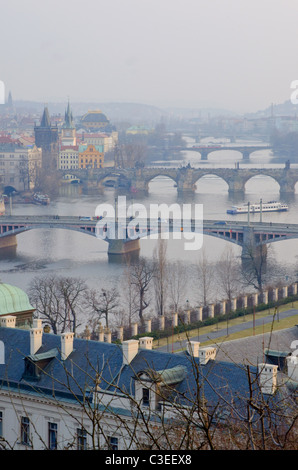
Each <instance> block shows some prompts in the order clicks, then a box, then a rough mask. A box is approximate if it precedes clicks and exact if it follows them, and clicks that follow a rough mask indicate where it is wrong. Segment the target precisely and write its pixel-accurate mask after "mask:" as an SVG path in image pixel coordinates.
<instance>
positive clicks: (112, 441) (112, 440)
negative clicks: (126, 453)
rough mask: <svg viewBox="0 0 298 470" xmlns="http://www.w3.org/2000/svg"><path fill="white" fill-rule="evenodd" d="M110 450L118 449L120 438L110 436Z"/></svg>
mask: <svg viewBox="0 0 298 470" xmlns="http://www.w3.org/2000/svg"><path fill="white" fill-rule="evenodd" d="M108 445H109V450H118V438H117V437H108Z"/></svg>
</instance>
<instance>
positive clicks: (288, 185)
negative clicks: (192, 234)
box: [61, 162, 298, 194]
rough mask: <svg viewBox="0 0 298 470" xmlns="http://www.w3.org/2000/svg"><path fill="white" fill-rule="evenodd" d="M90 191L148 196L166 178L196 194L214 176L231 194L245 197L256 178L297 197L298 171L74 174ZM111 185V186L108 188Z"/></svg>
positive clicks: (147, 170) (178, 170)
mask: <svg viewBox="0 0 298 470" xmlns="http://www.w3.org/2000/svg"><path fill="white" fill-rule="evenodd" d="M71 172H72V173H73V174H74V175H75V176H76V177H77V178H79V179H80V180H81V181H82V183H83V185H85V186H86V187H87V188H89V189H90V188H93V189H95V190H99V189H103V188H104V187H105V186H106V185H112V186H114V187H126V188H128V189H130V190H131V191H132V192H136V193H137V192H145V193H146V192H148V190H149V183H150V181H152V180H153V179H154V178H156V177H158V176H165V177H168V178H170V179H172V180H173V183H174V185H175V186H176V187H177V191H178V192H181V193H183V192H194V191H195V190H196V188H197V186H198V187H199V184H200V183H199V180H200V178H202V177H204V176H206V175H215V176H218V177H219V178H221V179H223V180H224V181H225V182H226V183H227V185H228V190H229V192H230V193H244V192H245V184H246V183H247V181H249V180H250V179H251V178H253V177H256V176H261V175H264V176H269V177H270V178H272V179H273V180H274V181H276V182H277V183H278V184H279V188H280V193H281V194H288V193H290V194H294V193H295V184H296V183H297V181H298V169H294V168H291V167H290V164H289V163H288V162H287V163H286V164H285V167H284V168H192V167H190V166H186V167H180V168H156V167H154V168H153V167H144V168H140V169H126V170H123V169H111V168H110V169H108V168H106V169H102V170H100V169H97V170H71ZM65 173H70V170H68V171H65V170H64V173H63V172H61V175H63V174H65ZM107 183H108V184H107Z"/></svg>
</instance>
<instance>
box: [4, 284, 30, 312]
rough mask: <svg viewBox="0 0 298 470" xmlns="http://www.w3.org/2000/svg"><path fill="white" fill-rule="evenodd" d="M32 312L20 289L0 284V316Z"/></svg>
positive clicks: (25, 295)
mask: <svg viewBox="0 0 298 470" xmlns="http://www.w3.org/2000/svg"><path fill="white" fill-rule="evenodd" d="M27 310H34V308H33V307H32V305H31V304H30V302H29V298H28V295H27V294H26V292H24V291H23V290H22V289H19V288H18V287H15V286H11V285H9V284H2V283H0V316H1V315H9V314H13V313H18V312H26V311H27Z"/></svg>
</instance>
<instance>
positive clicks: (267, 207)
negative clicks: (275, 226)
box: [227, 201, 288, 214]
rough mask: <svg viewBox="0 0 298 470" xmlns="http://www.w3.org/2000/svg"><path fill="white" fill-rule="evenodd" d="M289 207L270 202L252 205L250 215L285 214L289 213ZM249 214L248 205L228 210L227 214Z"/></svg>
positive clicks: (280, 203)
mask: <svg viewBox="0 0 298 470" xmlns="http://www.w3.org/2000/svg"><path fill="white" fill-rule="evenodd" d="M287 210H288V206H287V204H284V203H282V202H277V201H269V202H263V203H260V202H259V203H254V204H250V210H249V212H250V213H258V212H261V211H262V212H283V211H287ZM247 213H248V203H247V204H243V206H232V208H231V209H228V210H227V214H247Z"/></svg>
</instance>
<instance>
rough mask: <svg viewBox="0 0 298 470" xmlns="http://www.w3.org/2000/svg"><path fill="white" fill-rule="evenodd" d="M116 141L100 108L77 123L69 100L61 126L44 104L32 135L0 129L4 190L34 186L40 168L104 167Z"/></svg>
mask: <svg viewBox="0 0 298 470" xmlns="http://www.w3.org/2000/svg"><path fill="white" fill-rule="evenodd" d="M78 127H79V128H78ZM117 141H118V133H117V131H116V130H115V128H114V127H113V126H111V124H110V122H109V121H108V119H107V118H106V116H105V115H104V114H103V113H102V112H101V111H89V112H88V113H86V114H85V115H84V116H83V117H82V119H81V120H80V121H79V122H78V124H75V121H74V118H73V115H72V112H71V109H70V105H69V103H68V106H67V109H66V111H65V116H64V121H63V123H62V124H61V125H58V124H57V122H54V123H53V124H52V122H51V118H50V114H49V111H48V108H47V107H45V108H44V111H43V115H42V118H41V121H40V123H39V124H38V125H35V127H34V129H32V133H31V134H30V133H28V132H27V133H20V134H18V133H17V132H15V133H13V134H12V133H7V132H4V131H2V132H0V177H1V184H2V189H3V190H4V192H5V190H6V192H7V191H8V192H10V191H13V190H14V191H27V190H31V189H34V187H35V186H36V182H37V178H38V174H39V169H41V168H45V169H58V170H74V169H94V168H103V167H104V166H105V165H106V163H105V154H107V153H108V152H110V151H112V150H113V148H114V147H115V145H116V143H117ZM109 165H111V163H109Z"/></svg>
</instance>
